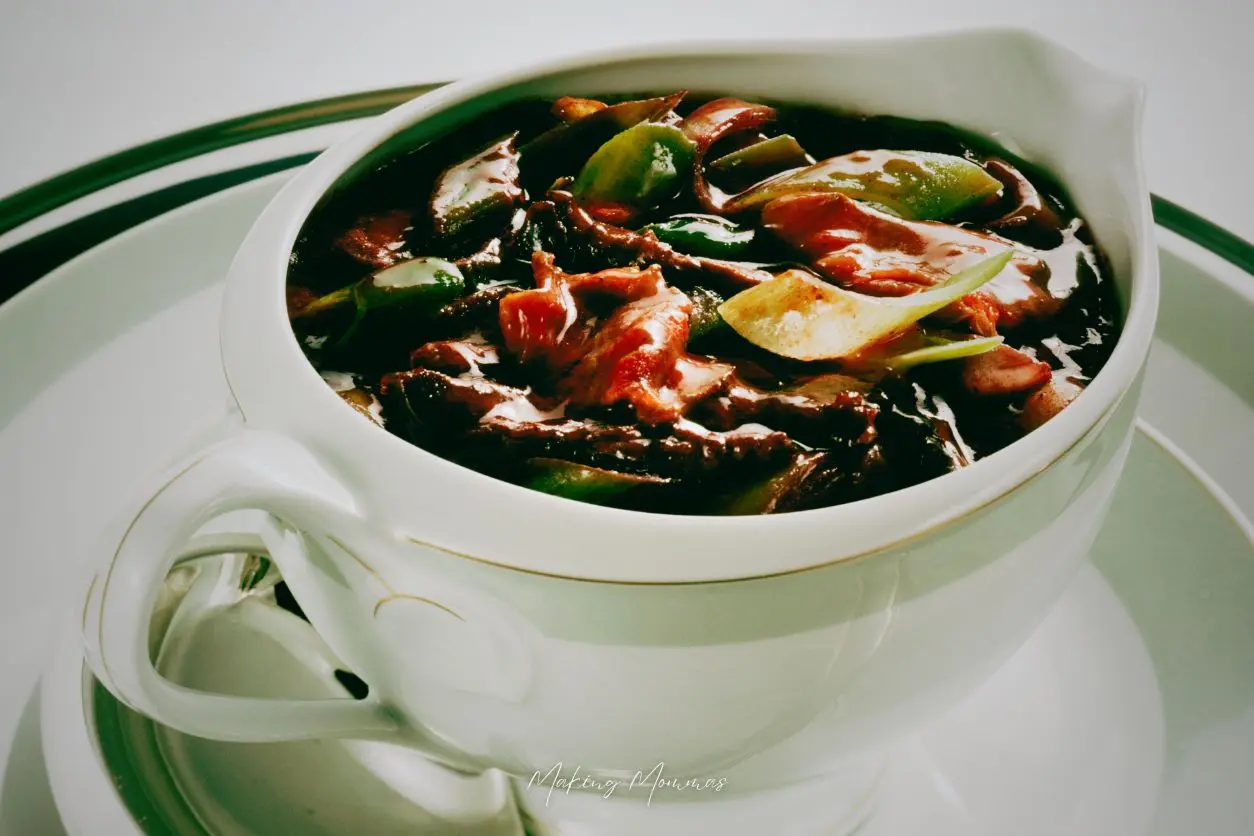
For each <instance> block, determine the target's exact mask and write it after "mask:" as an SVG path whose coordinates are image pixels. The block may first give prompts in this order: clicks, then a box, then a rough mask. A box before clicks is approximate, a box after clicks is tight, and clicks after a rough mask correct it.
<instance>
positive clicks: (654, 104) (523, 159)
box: [518, 92, 684, 192]
mask: <svg viewBox="0 0 1254 836" xmlns="http://www.w3.org/2000/svg"><path fill="white" fill-rule="evenodd" d="M683 98H684V93H682V92H680V93H674V94H672V95H669V96H658V97H656V98H652V99H633V100H632V101H626V102H619V103H618V104H612V105H610V106H609V107H606V108H603V109H601V110H598V111H596V112H595V113H592V114H589V115H588V116H585V117H583V118H582V119H576V120H575V121H573V122H563V123H562V124H560V125H557V126H555V127H553V128H550V129H549V130H547V131H545V132H544V133H542V134H540V135H539V136H537V137H536V138H535V139H532V140H530V141H529V142H526V143H523V145H522V147H521V148H519V149H518V153H519V166H520V168H521V169H522V175H523V180H524V185H525V186H526V187H527V188H528V189H533V190H535V191H537V192H543V191H545V190H546V189H548V188H549V186H551V185H552V183H553V181H554V179H556V178H557V177H558V176H559V175H562V174H569V173H570V172H572V171H574V169H575V167H576V166H578V165H580V164H582V163H583V162H584V161H585V160H587V158H588V157H589V156H590V155H591V154H592V152H593V151H595V150H596V149H597V148H598V147H600V146H601V144H602V143H604V142H606V141H607V140H609V139H610V138H611V137H612V136H614V135H615V134H616V133H618V132H619V131H623V130H626V129H627V128H630V127H632V126H633V125H638V124H640V123H641V122H648V121H651V120H652V121H657V120H660V119H661V118H662V117H663V116H665V115H666V114H667V113H669V112H670V111H672V110H674V109H675V107H676V106H677V105H678V104H679V103H680V101H682V100H683Z"/></svg>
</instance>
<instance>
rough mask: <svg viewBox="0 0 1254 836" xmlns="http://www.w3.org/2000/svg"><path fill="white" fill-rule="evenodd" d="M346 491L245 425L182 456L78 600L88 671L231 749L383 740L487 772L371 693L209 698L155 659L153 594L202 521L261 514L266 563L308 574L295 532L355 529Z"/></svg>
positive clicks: (289, 444) (294, 451)
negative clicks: (339, 524)
mask: <svg viewBox="0 0 1254 836" xmlns="http://www.w3.org/2000/svg"><path fill="white" fill-rule="evenodd" d="M337 494H338V495H339V496H338V497H336V495H337ZM344 496H345V492H344V491H343V489H342V488H341V487H340V486H339V485H338V483H336V482H335V481H334V480H333V479H332V478H331V477H330V476H329V475H328V474H327V473H326V472H325V471H324V470H323V469H322V468H320V467H318V466H317V464H316V462H315V461H314V460H313V457H312V456H311V455H310V454H309V452H308V451H306V450H305V449H304V448H303V447H301V446H300V445H299V444H297V443H296V442H295V441H292V440H291V439H289V438H286V437H284V436H281V435H277V434H274V433H269V432H263V431H257V430H244V431H242V432H240V433H239V434H238V435H235V436H233V437H230V438H228V439H226V440H225V441H220V442H218V443H216V444H214V445H212V446H210V447H208V448H207V449H205V450H204V451H202V452H201V453H199V454H196V455H194V456H192V457H191V458H190V459H188V460H186V461H184V462H183V463H182V464H181V465H179V466H177V467H175V468H174V469H172V470H171V471H170V472H169V473H168V474H167V475H166V476H164V477H163V478H161V479H160V480H158V482H157V486H156V488H155V489H150V490H149V491H148V492H147V493H146V495H145V496H144V498H143V501H142V502H141V503H140V504H139V505H138V510H137V511H133V512H132V513H129V514H126V515H124V516H123V517H122V518H121V519H120V520H119V521H118V522H117V523H116V528H115V535H114V536H113V537H110V538H108V539H107V540H105V542H104V545H105V547H106V549H107V550H108V551H107V554H106V555H105V558H106V559H105V560H104V561H103V567H102V568H101V570H100V571H99V572H98V573H97V574H96V575H95V577H94V578H92V580H91V583H90V585H89V586H88V587H87V589H86V592H85V600H84V602H83V638H84V640H85V643H86V650H87V661H88V664H89V665H90V667H91V668H92V671H93V672H94V673H95V674H96V677H97V678H98V679H99V680H100V681H101V683H102V684H104V686H105V687H106V688H108V689H109V691H110V692H111V693H112V694H113V695H114V696H115V697H117V698H118V700H120V701H121V702H123V703H124V704H126V705H127V706H129V707H131V708H133V709H134V710H136V711H138V712H140V713H142V714H145V715H147V716H149V717H151V718H152V719H154V720H156V721H157V722H160V723H163V724H165V725H167V726H170V727H171V728H174V729H177V730H178V731H181V732H184V733H186V734H191V735H195V736H197V737H204V738H210V739H214V740H224V741H237V742H268V741H280V740H310V739H321V738H351V739H358V740H376V741H386V742H392V743H398V744H404V745H407V746H410V747H412V748H416V749H418V750H420V751H422V752H423V753H424V754H427V755H428V756H430V757H432V758H433V759H435V760H437V761H439V762H441V763H444V764H446V765H449V766H453V767H455V768H457V769H461V770H465V771H468V772H479V771H481V770H482V769H483V768H484V765H480V764H478V763H474V762H472V760H471V759H470V758H469V757H468V756H466V755H464V754H463V753H461V752H458V751H456V750H454V749H452V748H450V747H448V746H446V745H444V744H442V743H440V742H438V741H436V740H434V739H430V738H429V737H427V736H426V735H424V734H423V733H422V732H421V730H419V729H417V728H415V727H413V726H411V725H409V724H407V723H406V722H405V721H404V720H403V718H401V717H400V715H399V714H398V712H396V711H394V710H392V709H391V708H390V707H389V706H388V705H387V704H386V703H385V702H383V701H382V700H379V699H377V698H376V697H374V695H371V696H370V697H369V698H367V699H364V700H354V699H351V698H347V697H345V698H343V699H312V700H299V699H296V700H292V699H259V698H250V697H235V696H226V695H222V694H211V693H206V692H202V691H196V690H193V689H189V688H186V687H183V686H180V685H178V684H176V683H174V682H171V681H170V680H168V679H166V678H165V677H163V676H162V675H161V674H160V673H158V671H157V670H156V668H155V666H154V664H153V661H152V658H151V655H150V651H149V640H148V639H149V619H150V616H151V613H152V612H153V608H154V606H155V604H156V602H157V595H158V592H159V591H160V589H161V586H162V584H163V582H164V581H165V578H166V576H167V574H168V573H169V571H170V569H171V568H172V567H173V566H174V565H175V564H176V563H177V562H178V561H179V560H180V559H183V558H185V557H186V556H187V549H188V548H189V546H191V545H194V544H195V543H197V542H205V541H204V539H203V538H196V539H195V540H194V539H193V537H194V535H195V534H196V532H197V531H198V530H199V529H200V528H201V527H202V526H203V525H204V524H205V523H208V522H209V521H211V520H213V519H215V518H216V517H219V516H221V515H222V514H225V513H228V512H232V511H239V510H245V509H255V510H260V511H265V512H267V515H266V516H264V517H263V519H264V520H265V522H264V523H262V524H261V525H260V526H259V529H260V530H259V531H258V534H259V536H260V537H261V539H262V541H263V542H264V543H265V545H266V548H267V551H268V552H269V554H270V556H271V559H273V560H274V561H275V563H276V564H277V565H278V567H279V570H280V572H282V573H283V574H285V575H288V574H289V573H290V574H296V573H298V572H300V571H301V570H304V571H305V573H306V574H308V573H309V572H310V571H311V569H310V567H308V566H297V565H294V564H295V562H296V561H305V560H307V558H306V556H305V550H304V548H302V547H301V545H300V542H299V537H300V535H299V534H298V533H297V531H306V532H310V533H314V534H317V533H321V532H325V531H326V529H327V527H328V525H329V524H330V522H331V521H334V520H337V519H338V520H344V519H345V518H346V517H351V518H352V519H354V520H357V522H358V523H360V519H359V518H358V517H357V514H356V512H355V511H354V510H352V509H351V507H348V500H346V499H344ZM331 497H336V498H331ZM284 523H287V524H289V525H285V524H284ZM293 527H294V528H295V529H296V531H294V530H293ZM118 532H120V533H118ZM226 539H228V540H229V539H230V538H226ZM198 553H200V554H203V548H202V549H199V551H198ZM285 564H286V565H285Z"/></svg>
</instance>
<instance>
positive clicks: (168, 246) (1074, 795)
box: [0, 175, 1254, 836]
mask: <svg viewBox="0 0 1254 836" xmlns="http://www.w3.org/2000/svg"><path fill="white" fill-rule="evenodd" d="M286 176H287V175H275V176H273V177H271V178H268V179H266V180H262V181H257V182H255V183H251V184H248V185H245V186H241V187H237V188H235V189H232V190H230V191H226V192H223V193H221V194H219V195H216V196H214V197H210V198H207V199H205V200H203V201H200V202H198V203H195V204H192V205H190V206H187V207H185V208H183V209H181V210H178V211H176V212H174V213H171V214H169V215H166V216H163V217H161V218H159V219H157V220H156V221H153V222H150V223H148V224H146V225H144V226H141V227H138V228H136V229H134V230H132V231H130V232H128V233H126V234H125V235H123V236H120V237H118V238H116V239H114V240H112V241H110V242H109V243H107V244H105V245H103V246H101V247H98V248H97V249H95V250H93V251H91V252H90V253H88V254H87V255H85V256H83V257H82V258H80V259H78V260H76V261H75V262H72V263H71V264H69V265H67V266H66V267H64V268H62V269H61V270H59V271H57V273H56V274H55V275H54V276H50V277H49V278H47V279H45V280H43V281H41V282H40V283H39V284H38V285H37V286H36V287H35V288H34V290H33V291H30V292H28V293H26V294H24V295H23V296H22V297H19V298H17V299H14V300H13V301H12V302H10V303H9V304H6V305H5V306H4V307H3V308H0V376H3V379H4V380H5V381H6V387H5V391H6V397H7V398H12V397H13V396H14V394H15V393H16V394H18V395H20V396H21V399H20V400H18V401H11V402H8V403H3V404H0V427H2V429H0V473H4V474H5V479H6V481H8V482H10V483H12V484H13V485H15V486H19V487H20V493H19V494H18V502H17V503H16V504H14V503H9V504H4V505H0V527H2V528H3V530H5V532H6V534H7V535H8V536H7V538H6V545H7V548H6V551H7V557H8V559H7V560H6V561H5V562H4V563H3V564H0V572H3V576H2V577H0V636H3V637H5V638H4V641H5V643H6V648H5V649H6V651H8V650H12V654H11V655H7V654H6V656H5V658H6V660H8V659H15V660H16V662H15V664H14V667H13V668H11V671H10V673H11V676H10V677H9V682H7V683H5V685H4V688H3V691H2V692H0V709H3V710H2V711H0V735H3V737H4V740H5V741H6V745H7V740H8V734H9V729H10V728H12V727H13V725H14V724H16V721H17V718H18V715H19V713H20V711H21V706H22V700H23V699H24V697H25V694H26V693H27V691H26V689H27V688H29V686H30V682H31V680H30V679H29V678H27V677H28V676H29V675H30V665H31V664H32V663H35V664H38V663H39V661H41V660H43V659H49V657H48V650H47V648H48V645H47V641H48V639H49V636H48V635H46V633H47V631H48V629H49V627H50V626H51V625H52V624H53V623H55V622H56V619H57V617H58V614H59V618H60V619H61V623H63V625H64V627H63V629H65V630H67V631H68V632H70V633H74V632H76V631H77V625H75V624H73V623H72V621H73V619H74V618H75V617H76V614H75V615H70V614H68V613H66V611H65V605H66V604H67V603H68V601H69V599H70V591H69V588H68V585H69V584H71V583H73V582H74V581H75V580H76V578H77V574H76V573H77V572H78V571H79V570H80V568H81V561H82V559H83V555H84V550H83V544H84V543H85V542H86V539H85V538H87V537H89V536H91V534H92V533H93V532H94V531H95V530H96V529H97V528H98V527H99V525H100V524H101V523H102V522H103V521H104V520H105V519H107V517H108V515H109V513H110V512H111V511H112V503H113V502H114V501H115V498H116V497H119V496H122V495H125V494H126V493H127V492H128V491H129V490H131V489H132V488H134V487H135V486H136V483H137V482H138V481H139V479H140V478H142V475H143V474H144V473H146V472H148V471H150V470H151V469H152V468H154V467H156V466H158V465H159V464H161V463H163V462H164V461H167V460H168V459H170V458H172V457H173V456H175V455H177V454H178V453H179V452H180V451H181V450H183V449H185V448H187V447H189V446H190V445H192V444H194V443H196V442H197V441H198V440H199V438H200V437H201V436H202V435H203V434H204V433H209V432H213V431H214V428H215V427H216V426H218V422H219V421H220V420H221V417H222V415H223V414H224V410H226V409H227V408H228V406H227V405H228V402H229V398H228V395H227V393H226V391H225V388H224V383H223V380H222V376H221V373H220V371H219V369H218V362H217V352H216V342H215V336H214V334H215V331H214V323H215V317H216V313H217V301H218V295H219V289H218V287H217V286H216V285H214V284H213V281H214V279H215V277H216V276H217V275H219V274H220V272H215V271H220V269H221V268H222V267H224V266H225V264H226V263H227V261H228V260H229V258H230V255H231V252H232V251H233V249H234V246H235V242H236V241H237V240H238V236H239V235H240V234H241V233H242V231H243V230H244V229H246V228H247V226H248V224H249V222H250V220H251V218H252V217H254V216H255V214H256V212H257V211H259V209H260V207H261V206H262V205H263V204H264V203H265V201H266V199H267V198H268V197H269V196H270V195H271V194H273V193H274V191H275V190H277V188H278V186H279V185H280V184H281V182H282V180H283V179H284V178H285V177H286ZM1163 259H1164V261H1163V266H1164V285H1165V289H1164V300H1163V314H1162V323H1161V326H1160V331H1159V333H1160V335H1161V339H1160V340H1159V341H1157V342H1156V344H1155V348H1154V353H1153V355H1152V358H1151V365H1150V371H1149V375H1148V377H1147V381H1146V391H1145V397H1144V408H1143V412H1142V417H1143V419H1144V421H1145V422H1146V423H1143V425H1142V430H1143V431H1142V433H1141V434H1140V435H1139V437H1138V438H1137V439H1136V442H1135V444H1134V447H1133V451H1132V455H1131V458H1130V462H1129V465H1128V470H1127V474H1126V476H1125V478H1124V481H1123V483H1122V484H1121V487H1120V491H1119V494H1118V496H1117V498H1116V501H1115V504H1114V508H1113V509H1112V512H1111V517H1110V520H1109V522H1108V524H1107V526H1106V528H1105V530H1104V532H1103V535H1102V538H1101V540H1100V541H1099V544H1098V546H1097V548H1096V551H1095V554H1094V566H1093V567H1092V568H1089V569H1086V570H1085V571H1084V573H1083V574H1082V575H1081V577H1080V578H1078V579H1077V582H1076V583H1075V585H1074V586H1073V588H1072V589H1071V590H1070V591H1069V592H1068V594H1067V596H1066V598H1065V599H1064V601H1063V602H1062V603H1061V604H1060V606H1059V607H1058V609H1057V610H1056V611H1055V612H1054V613H1053V614H1052V615H1051V617H1050V619H1049V620H1048V622H1047V623H1046V624H1045V625H1044V626H1043V627H1042V628H1041V630H1040V631H1039V632H1038V633H1037V634H1036V635H1035V636H1034V638H1033V639H1032V640H1031V642H1030V643H1029V644H1028V645H1027V646H1026V647H1025V648H1024V649H1023V651H1022V652H1021V653H1020V654H1019V655H1018V656H1016V657H1015V659H1014V660H1013V661H1012V662H1011V663H1010V664H1008V665H1007V666H1006V667H1005V668H1004V669H1003V670H1002V671H1000V672H999V673H998V674H997V675H996V676H995V677H994V678H993V679H992V680H990V681H989V682H988V683H986V685H985V686H984V687H983V688H982V689H981V690H980V691H979V692H978V693H977V694H975V695H974V696H973V697H972V698H971V699H970V700H969V701H968V702H967V703H965V704H964V705H963V706H962V707H960V708H959V709H958V710H957V711H955V712H954V713H953V714H951V715H950V716H948V717H947V718H946V719H945V720H944V721H943V722H941V723H938V724H937V725H936V726H934V727H933V728H930V729H928V730H927V731H926V732H925V733H923V734H922V735H920V736H918V738H916V739H915V740H914V741H913V742H912V743H911V745H910V746H909V747H907V748H906V749H905V750H904V751H902V752H900V753H898V755H897V756H896V757H895V758H894V759H893V760H892V761H891V765H890V768H889V772H888V774H887V776H886V779H885V782H884V785H883V790H882V794H881V796H880V798H879V800H878V803H877V805H876V808H875V810H874V813H873V815H872V817H871V818H870V819H869V821H868V823H867V824H866V826H865V827H864V828H863V830H862V831H861V834H862V836H899V835H904V834H910V836H915V834H919V833H928V834H932V835H933V836H949V834H964V836H965V835H966V834H990V836H992V835H993V834H996V836H1006V835H1007V834H1015V836H1031V835H1034V834H1041V836H1044V835H1045V834H1050V836H1054V835H1055V834H1094V836H1098V834H1100V836H1123V834H1129V836H1130V835H1131V834H1153V836H1165V835H1166V834H1179V836H1210V834H1215V836H1229V834H1231V835H1232V836H1235V834H1245V833H1248V832H1249V825H1248V823H1249V822H1250V821H1254V793H1251V792H1250V791H1249V790H1250V787H1252V786H1254V649H1252V648H1254V644H1251V638H1254V605H1252V604H1251V602H1254V530H1252V529H1251V527H1250V525H1249V523H1248V522H1247V521H1246V518H1245V517H1244V516H1242V514H1247V515H1248V514H1251V513H1254V477H1252V476H1251V474H1254V446H1252V445H1251V443H1250V440H1251V439H1254V376H1251V375H1250V374H1249V371H1248V369H1249V365H1248V364H1249V358H1250V357H1251V356H1254V329H1251V328H1250V327H1249V323H1250V322H1251V321H1254V319H1252V317H1254V279H1251V277H1250V276H1248V275H1246V274H1244V273H1242V272H1241V271H1239V270H1238V269H1236V268H1234V267H1233V266H1232V265H1230V264H1228V263H1227V262H1225V261H1223V260H1222V259H1220V258H1218V257H1216V256H1214V255H1212V254H1210V253H1208V252H1206V251H1205V250H1203V249H1202V248H1200V247H1198V246H1196V245H1194V244H1191V243H1189V242H1188V241H1186V240H1184V239H1182V238H1179V237H1178V236H1175V235H1174V234H1172V233H1167V232H1164V233H1163ZM1220 332H1222V333H1223V334H1224V335H1225V338H1224V340H1222V341H1220V340H1215V339H1213V335H1214V334H1215V333H1220ZM50 333H56V334H57V335H58V340H57V341H56V342H55V343H49V342H48V341H47V339H46V338H43V339H41V336H42V335H47V334H50ZM19 358H20V362H19ZM172 380H177V381H178V385H177V386H175V385H170V384H169V381H172ZM1155 428H1157V429H1155ZM1229 497H1230V498H1229ZM15 556H18V557H20V558H21V561H22V562H21V564H20V568H14V567H15V566H18V563H17V558H16V557H15ZM206 625H207V629H208V630H209V632H207V633H204V635H201V633H200V631H196V632H192V633H188V636H189V638H187V639H186V641H189V642H191V643H192V645H194V646H195V647H198V648H199V650H197V652H196V653H194V654H190V655H189V656H187V657H186V658H194V659H195V664H194V665H192V666H191V668H188V667H187V666H186V665H185V666H183V668H182V669H183V670H189V669H190V670H194V671H195V673H196V677H197V679H198V682H199V683H200V684H204V683H207V682H212V683H217V684H219V685H221V686H223V687H230V685H231V683H235V684H236V685H238V684H239V683H240V682H241V681H243V680H242V679H241V676H242V674H241V671H242V670H243V667H242V666H262V669H263V670H265V671H269V672H271V673H272V678H270V679H261V678H259V677H257V676H254V675H253V674H252V673H249V674H248V675H247V676H246V677H244V679H246V680H247V681H248V683H249V687H250V688H251V687H259V688H261V687H264V688H271V687H274V688H279V687H287V686H289V685H290V686H292V687H293V688H296V687H297V684H298V683H297V682H296V681H295V680H291V681H289V680H288V679H285V678H284V676H283V675H282V674H281V672H282V671H283V670H284V669H285V668H283V664H284V663H283V662H282V654H281V653H280V652H279V651H280V648H279V647H277V646H275V645H274V644H273V643H269V644H267V642H266V640H262V639H258V640H257V641H255V642H254V641H242V640H241V638H242V636H241V635H240V634H239V633H238V632H237V633H234V634H231V633H229V631H227V632H225V633H215V632H214V631H215V630H219V629H222V630H226V628H225V627H222V626H221V625H217V626H214V625H215V622H213V621H212V620H210V621H207V622H206V623H205V625H202V626H206ZM224 636H225V638H224ZM232 636H234V638H232ZM221 641H227V642H228V644H229V645H230V647H231V648H232V649H233V652H232V653H229V654H227V653H222V652H215V651H214V648H215V647H217V648H221V647H222V645H221V644H215V642H221ZM199 642H203V644H198V643H199ZM251 670H253V671H256V668H255V667H253V668H251ZM319 683H320V684H319ZM305 684H306V685H308V686H310V687H314V686H317V687H332V686H331V685H330V684H329V683H327V682H326V681H325V680H317V681H315V682H313V683H310V682H308V681H306V683H305ZM42 729H43V744H44V752H45V755H46V759H47V766H48V773H49V778H50V781H51V785H52V789H53V792H54V794H55V796H56V800H57V804H58V806H59V807H60V809H61V811H62V816H63V819H64V824H65V827H66V828H67V829H68V830H69V832H70V833H71V834H74V836H78V834H84V836H88V835H89V836H98V835H99V834H105V835H106V836H112V834H124V835H125V836H131V835H132V834H155V833H178V834H181V833H205V832H208V833H212V834H223V835H224V836H225V834H231V836H235V834H241V833H288V832H293V833H371V834H375V833H389V832H402V830H403V832H406V833H413V834H417V836H423V834H436V833H450V832H453V831H450V830H448V829H447V828H446V826H445V824H444V823H441V822H439V820H438V819H436V818H433V817H432V816H431V815H429V813H428V812H424V811H423V810H421V809H419V808H418V807H417V806H415V805H413V804H412V803H410V802H409V801H408V800H406V799H404V798H401V797H398V796H397V795H396V794H395V793H394V792H392V791H391V790H389V788H388V787H386V786H385V785H384V784H383V783H382V782H379V781H376V780H375V779H374V778H373V777H372V776H371V775H370V774H369V773H368V772H367V771H365V770H363V769H362V768H361V767H360V765H359V764H358V762H357V761H356V760H354V759H353V758H352V757H348V756H346V755H345V754H344V752H343V750H342V749H341V748H340V747H339V746H338V744H281V745H267V746H259V745H253V746H242V745H230V744H213V743H205V742H203V741H190V740H187V739H185V738H181V736H179V735H176V734H174V733H171V732H167V731H165V730H161V731H158V730H156V729H155V728H154V727H153V726H152V724H150V723H148V722H147V721H145V720H143V719H142V718H138V717H136V716H135V715H133V714H131V713H130V712H129V711H128V710H126V709H124V708H122V707H120V706H119V705H118V704H117V703H116V702H115V701H113V700H112V698H111V697H109V696H108V695H107V694H106V693H104V692H103V691H102V690H101V689H99V688H98V686H96V685H95V684H94V682H93V681H92V680H90V678H89V677H86V675H85V672H84V669H83V667H82V664H81V659H80V658H79V656H78V654H77V648H76V645H75V643H74V642H73V641H72V640H71V641H70V642H69V643H67V644H64V645H63V646H62V647H61V649H60V650H59V651H57V652H56V653H55V654H54V655H52V656H51V658H50V659H49V665H48V668H47V673H46V679H45V682H44V687H43V694H42ZM14 774H16V770H14V769H13V768H12V766H10V769H9V770H8V771H7V774H6V777H5V780H6V785H7V784H8V782H9V781H10V780H12V775H14ZM280 779H281V780H282V782H280ZM297 787H299V790H298V789H297ZM389 792H390V793H391V794H390V795H389ZM0 797H3V798H4V799H5V801H6V802H7V801H8V800H9V791H8V788H7V786H6V787H5V790H4V793H3V796H0ZM210 798H211V799H212V802H210V801H209V799H210ZM310 809H312V810H313V811H314V812H313V813H312V814H311V813H309V812H308V811H309V810H310ZM193 810H194V813H193V812H192V811H193ZM189 813H192V814H191V815H189ZM32 815H33V814H32ZM180 816H181V817H182V818H179V817H180ZM198 816H199V817H200V819H203V821H201V820H199V819H198V818H197V817H198ZM0 818H2V816H0ZM163 818H165V819H168V820H169V821H173V822H176V823H177V825H171V824H168V823H167V824H163V823H162V821H161V820H162V819H163ZM30 820H31V821H34V819H33V818H32V819H30ZM311 822H321V823H322V824H323V825H325V826H324V827H323V829H322V830H318V829H316V826H315V825H314V824H311ZM402 824H403V827H402ZM37 828H38V829H37ZM54 828H55V824H54V823H51V822H41V823H40V824H39V825H32V826H31V829H27V830H24V831H22V830H15V831H13V832H14V833H21V836H41V834H43V833H54V832H57V830H56V829H54ZM291 828H295V829H291ZM772 830H773V831H774V832H773V833H772V836H786V832H787V831H786V830H785V829H784V824H783V823H781V825H780V828H778V829H775V828H773V829H772ZM463 832H468V831H463ZM485 836H486V834H485ZM696 836H701V834H696Z"/></svg>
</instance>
